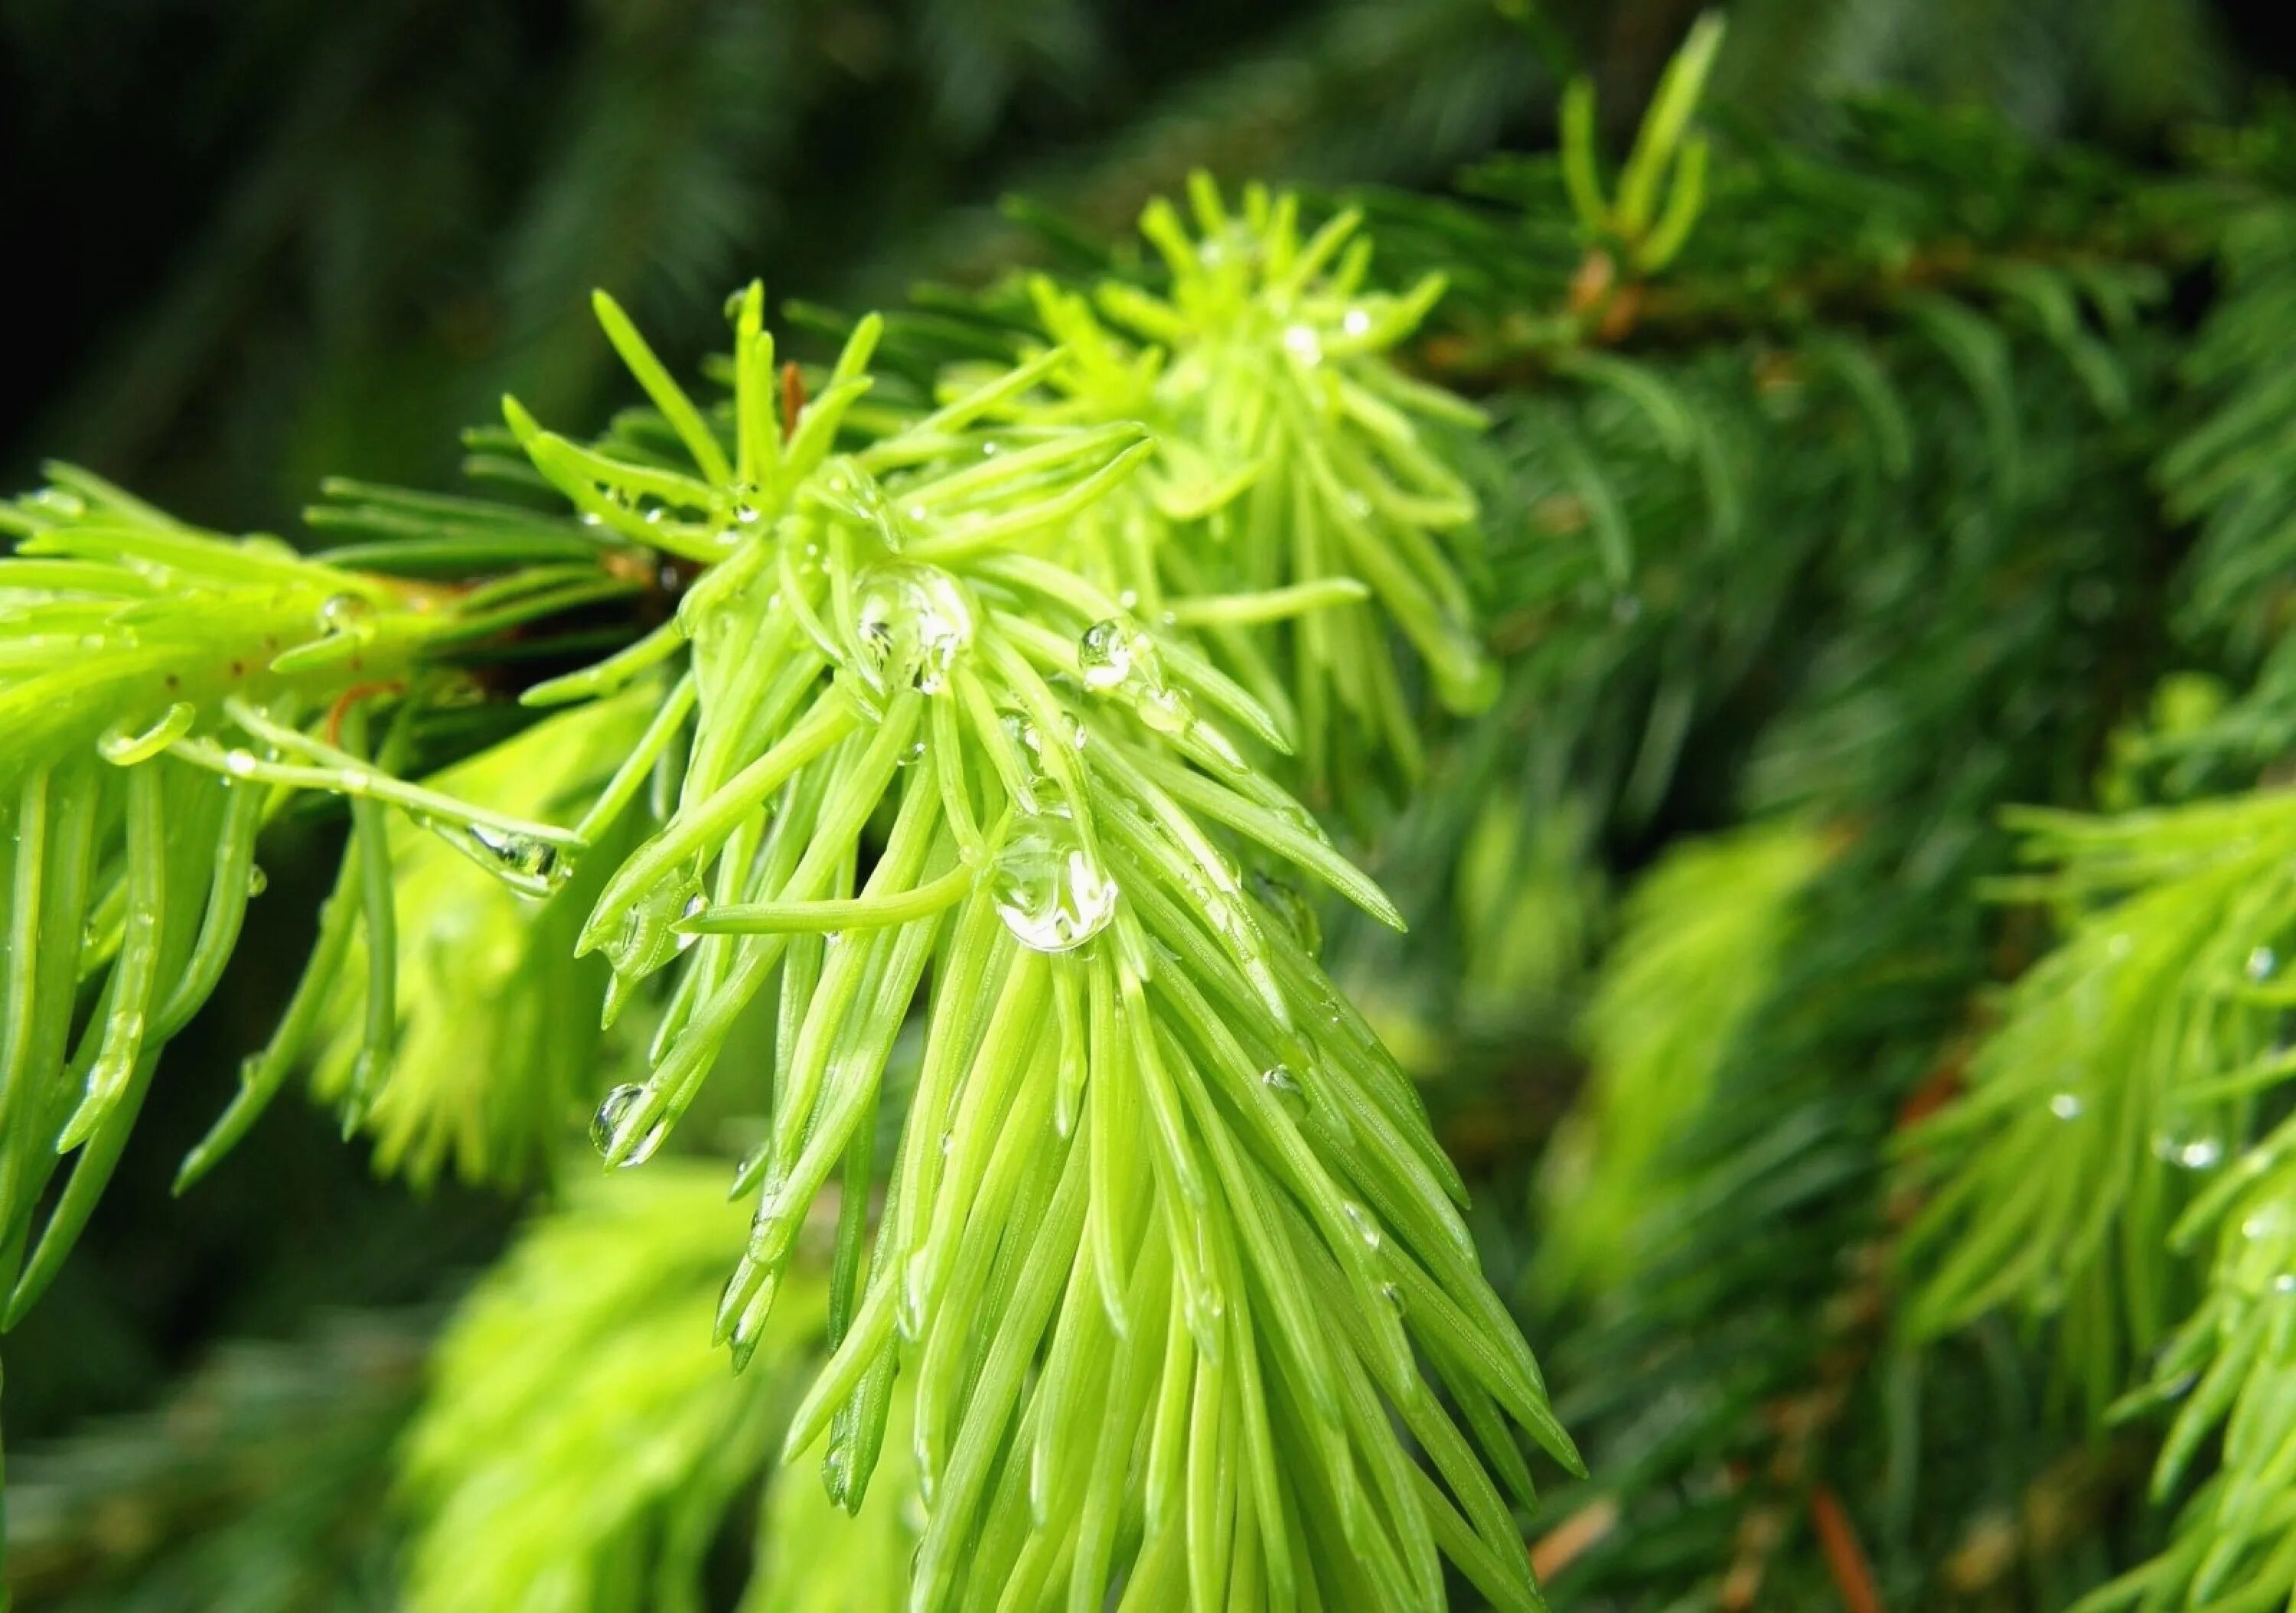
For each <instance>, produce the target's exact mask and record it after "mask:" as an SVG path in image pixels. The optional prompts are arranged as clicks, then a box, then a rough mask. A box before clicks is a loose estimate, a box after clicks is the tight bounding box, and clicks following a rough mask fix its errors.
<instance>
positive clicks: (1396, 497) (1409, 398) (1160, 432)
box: [1030, 174, 1498, 798]
mask: <svg viewBox="0 0 2296 1613" xmlns="http://www.w3.org/2000/svg"><path fill="white" fill-rule="evenodd" d="M1189 199H1190V202H1191V206H1192V211H1193V216H1194V223H1195V233H1193V234H1191V233H1190V231H1189V228H1188V226H1187V225H1186V224H1185V223H1184V222H1183V220H1182V219H1181V217H1180V215H1179V213H1178V211H1177V209H1175V208H1173V206H1172V205H1171V204H1170V203H1169V202H1168V201H1155V202H1153V203H1152V204H1151V205H1150V206H1149V208H1148V209H1147V211H1146V213H1145V215H1144V217H1143V219H1142V221H1141V229H1142V232H1143V233H1144V234H1145V235H1146V236H1147V238H1148V240H1149V242H1151V244H1152V246H1153V247H1154V248H1155V250H1156V251H1157V253H1158V254H1159V256H1160V259H1161V261H1162V263H1163V265H1164V267H1165V268H1166V270H1167V271H1168V272H1169V286H1168V287H1167V288H1166V290H1165V294H1164V295H1162V296H1157V295H1154V294H1152V292H1150V291H1146V290H1144V289H1142V288H1141V287H1140V286H1137V285H1136V284H1133V283H1130V282H1123V281H1108V282H1103V283H1102V284H1100V285H1098V286H1096V287H1095V288H1093V289H1092V290H1091V291H1090V292H1089V293H1086V292H1078V291H1068V290H1064V289H1062V288H1061V287H1058V286H1056V285H1054V283H1053V282H1050V281H1047V280H1042V279H1039V280H1037V281H1036V282H1033V283H1032V285H1031V288H1030V289H1031V292H1032V295H1033V298H1034V300H1035V304H1036V308H1037V316H1038V318H1039V320H1040V321H1041V323H1042V324H1043V327H1044V329H1045V331H1046V333H1047V334H1048V335H1049V336H1050V337H1051V338H1052V339H1053V340H1054V341H1057V342H1059V343H1061V344H1062V348H1064V349H1065V356H1064V358H1063V359H1062V362H1061V364H1059V365H1058V366H1057V367H1056V368H1055V369H1054V371H1053V373H1052V375H1051V377H1050V380H1051V381H1052V382H1053V384H1054V387H1055V388H1056V389H1058V390H1059V392H1061V393H1062V394H1063V395H1064V402H1063V403H1062V405H1060V406H1058V407H1056V408H1054V409H1052V410H1050V411H1046V412H1044V413H1046V414H1048V415H1049V417H1051V418H1056V419H1064V420H1069V421H1074V422H1105V421H1116V420H1139V421H1144V422H1146V423H1147V424H1148V425H1149V426H1150V427H1151V428H1152V430H1154V432H1155V434H1156V436H1155V452H1154V457H1153V458H1152V461H1151V462H1150V465H1149V467H1148V469H1146V470H1145V471H1144V472H1143V473H1142V474H1141V475H1140V476H1139V477H1137V478H1136V479H1135V480H1134V482H1133V484H1132V486H1131V487H1129V488H1128V489H1127V490H1125V491H1124V492H1121V493H1119V495H1116V496H1114V497H1111V498H1110V499H1108V500H1105V501H1103V502H1102V503H1101V504H1099V505H1098V507H1097V508H1096V509H1095V511H1094V512H1091V514H1090V515H1089V517H1088V519H1087V520H1086V521H1084V522H1082V523H1080V526H1079V532H1078V547H1077V550H1076V553H1078V556H1079V560H1080V562H1081V563H1083V564H1084V565H1085V566H1086V567H1087V569H1088V570H1089V571H1090V572H1091V574H1092V575H1094V576H1095V577H1096V578H1100V579H1103V580H1104V581H1105V584H1106V585H1107V586H1109V587H1111V588H1112V589H1114V590H1115V591H1117V593H1118V594H1119V598H1121V599H1123V600H1125V601H1127V602H1128V609H1133V610H1137V611H1139V612H1140V613H1141V614H1142V615H1143V616H1144V618H1146V619H1148V620H1150V621H1153V622H1162V621H1165V620H1166V619H1167V618H1169V620H1170V621H1171V622H1172V623H1173V624H1174V625H1176V626H1186V627H1189V628H1191V629H1193V630H1194V631H1195V632H1196V634H1197V635H1199V636H1200V637H1201V640H1202V642H1203V645H1204V648H1205V651H1206V653H1207V654H1208V655H1210V657H1211V658H1212V659H1213V660H1214V661H1215V663H1216V664H1218V666H1220V667H1222V668H1223V669H1224V670H1226V671H1227V672H1228V673H1230V674H1231V675H1234V677H1235V679H1236V680H1237V681H1238V682H1239V683H1240V684H1242V685H1243V686H1244V687H1245V688H1246V689H1248V690H1250V691H1251V693H1252V695H1253V696H1254V698H1255V699H1257V700H1259V702H1260V703H1261V704H1262V705H1263V706H1264V707H1266V708H1267V710H1269V711H1270V712H1271V713H1273V714H1275V716H1276V717H1277V718H1278V720H1279V721H1280V722H1281V723H1282V725H1283V727H1284V728H1285V729H1286V731H1287V732H1288V731H1292V730H1293V729H1294V728H1295V727H1296V731H1297V733H1298V734H1299V736H1300V768H1301V771H1302V772H1303V774H1304V775H1305V777H1306V779H1307V781H1308V784H1309V786H1310V788H1311V789H1312V790H1314V791H1315V792H1316V795H1317V796H1318V798H1323V797H1327V796H1328V795H1329V794H1330V792H1331V790H1332V788H1333V783H1334V782H1335V780H1336V779H1337V778H1340V777H1343V776H1345V777H1353V776H1358V775H1360V774H1361V773H1362V771H1363V768H1362V766H1361V763H1362V762H1363V761H1364V760H1366V759H1370V760H1375V759H1377V758H1378V757H1382V756H1385V757H1390V758H1392V759H1393V761H1394V762H1395V763H1397V764H1398V765H1399V766H1400V767H1401V769H1402V771H1403V772H1404V774H1406V777H1408V778H1416V777H1417V776H1418V775H1419V774H1420V772H1421V770H1422V767H1423V739H1422V726H1421V724H1420V722H1419V720H1418V718H1417V717H1416V716H1415V703H1414V701H1413V700H1412V698H1411V696H1410V694H1409V692H1408V690H1407V685H1406V672H1405V669H1404V668H1403V667H1401V666H1400V665H1399V664H1398V659H1397V658H1396V656H1395V654H1394V653H1393V651H1392V649H1391V648H1390V641H1391V635H1393V634H1394V633H1396V632H1398V631H1399V632H1400V633H1401V635H1403V636H1404V637H1405V638H1406V640H1408V641H1409V643H1410V644H1411V645H1412V647H1413V648H1414V649H1415V651H1417V652H1418V655H1419V658H1420V659H1421V661H1422V662H1423V665H1424V667H1425V668H1426V672H1427V675H1428V677H1429V678H1430V679H1431V682H1432V684H1433V685H1434V689H1435V692H1436V694H1437V695H1438V696H1439V698H1440V700H1442V702H1443V704H1444V705H1446V706H1447V707H1448V708H1451V709H1452V710H1454V711H1474V710H1480V709H1481V708H1483V707H1485V706H1488V704H1489V703H1490V701H1491V700H1492V699H1493V697H1494V696H1495V695H1496V694H1497V689H1498V682H1497V668H1496V667H1495V665H1494V664H1493V663H1492V661H1491V660H1490V659H1489V658H1488V656H1487V655H1486V654H1485V652H1484V650H1483V647H1482V644H1481V643H1480V637H1479V635H1478V634H1477V632H1476V629H1475V626H1474V612H1473V609H1472V602H1471V601H1470V598H1469V595H1468V591H1467V588H1466V585H1465V584H1464V581H1463V580H1462V578H1461V577H1460V575H1459V572H1458V569H1457V560H1458V558H1459V557H1460V555H1461V554H1462V553H1464V554H1465V555H1467V556H1470V557H1472V556H1473V555H1474V554H1476V553H1478V552H1479V539H1478V536H1477V533H1476V528H1475V520H1476V503H1475V498H1474V495H1473V494H1472V492H1471V490H1470V489H1469V488H1468V487H1467V485H1466V484H1465V482H1464V481H1463V480H1462V479H1461V478H1460V476H1459V474H1458V472H1457V471H1456V469H1455V468H1454V466H1453V463H1452V462H1453V457H1455V456H1447V454H1445V452H1444V441H1443V439H1444V438H1445V437H1446V436H1447V435H1456V434H1458V433H1462V432H1473V431H1478V430H1480V429H1481V428H1482V426H1483V424H1484V421H1483V416H1482V414H1481V413H1480V411H1478V410H1477V409H1475V408H1474V407H1472V405H1469V404H1467V403H1465V402H1464V400H1462V399H1460V398H1459V397H1456V396H1454V395H1453V394H1451V393H1449V392H1447V391H1444V390H1442V389H1439V388H1436V387H1431V386H1429V385H1426V384H1425V383H1423V382H1421V381H1415V380H1414V379H1412V378H1411V377H1409V376H1407V375H1406V374H1404V373H1402V371H1401V370H1400V369H1398V367H1397V365H1396V364H1395V363H1394V360H1393V357H1392V353H1393V349H1394V348H1396V346H1397V345H1398V343H1399V342H1401V341H1402V340H1404V339H1405V338H1406V337H1408V336H1409V335H1410V334H1411V333H1412V332H1413V331H1414V330H1415V329H1416V328H1417V326H1418V325H1419V323H1420V321H1421V320H1422V319H1423V317H1424V316H1425V315H1426V313H1427V311H1428V309H1429V308H1430V307H1432V306H1433V304H1434V303H1435V301H1436V299H1438V298H1439V296H1440V295H1441V294H1442V290H1443V282H1442V281H1441V279H1440V277H1439V276H1434V275H1430V276H1428V277H1427V278H1425V279H1423V280H1422V281H1421V282H1419V283H1418V284H1417V285H1415V286H1414V287H1413V288H1412V289H1411V290H1410V291H1407V292H1406V293H1404V294H1402V295H1399V296H1398V295H1395V294H1392V293H1389V292H1385V291H1379V290H1376V289H1374V288H1372V287H1370V286H1367V285H1366V283H1365V277H1366V275H1367V274H1368V271H1369V269H1370V266H1371V242H1370V241H1369V240H1368V239H1367V238H1365V237H1364V236H1363V235H1362V234H1361V233H1359V231H1360V225H1361V219H1360V217H1358V216H1357V214H1356V213H1354V212H1351V211H1350V212H1342V213H1341V214H1339V215H1337V216H1336V217H1333V218H1332V219H1331V220H1330V221H1329V222H1328V223H1326V224H1324V225H1323V226H1322V227H1321V228H1319V229H1317V230H1316V231H1315V232H1314V233H1312V234H1308V235H1307V236H1306V237H1305V238H1304V239H1303V237H1302V233H1301V230H1300V223H1299V203H1298V199H1297V198H1296V197H1294V196H1292V195H1289V194H1286V195H1281V196H1275V197H1271V196H1270V194H1269V193H1268V192H1267V190H1266V189H1265V188H1263V187H1260V186H1258V185H1254V186H1251V187H1250V188H1248V189H1247V190H1246V191H1245V192H1244V194H1243V198H1242V211H1241V212H1240V213H1236V212H1231V211H1230V210H1229V209H1228V207H1227V205H1226V202H1225V201H1224V200H1223V199H1222V197H1221V196H1220V193H1219V192H1218V188H1217V187H1216V186H1215V185H1214V184H1213V183H1212V181H1211V180H1210V177H1209V176H1206V175H1202V174H1198V175H1197V176H1195V177H1194V179H1193V183H1192V184H1191V186H1190V189H1189ZM1031 417H1037V415H1036V413H1035V412H1032V415H1031ZM1279 619H1280V620H1283V621H1284V622H1285V623H1286V626H1285V629H1284V631H1283V632H1282V633H1280V634H1268V633H1263V632H1256V631H1254V629H1255V628H1256V627H1258V626H1261V625H1262V624H1265V623H1268V622H1274V621H1277V620H1279Z"/></svg>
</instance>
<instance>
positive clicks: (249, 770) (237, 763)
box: [223, 749, 255, 779]
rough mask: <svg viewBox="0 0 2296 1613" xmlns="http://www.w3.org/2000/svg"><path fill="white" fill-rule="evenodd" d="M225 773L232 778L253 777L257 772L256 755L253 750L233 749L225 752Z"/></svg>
mask: <svg viewBox="0 0 2296 1613" xmlns="http://www.w3.org/2000/svg"><path fill="white" fill-rule="evenodd" d="M223 766H224V771H225V772H226V773H228V774H231V775H232V777H234V778H237V779H243V778H248V777H251V776H252V775H253V774H254V772H255V753H254V752H253V751H251V750H240V749H231V750H226V751H225V752H224V757H223Z"/></svg>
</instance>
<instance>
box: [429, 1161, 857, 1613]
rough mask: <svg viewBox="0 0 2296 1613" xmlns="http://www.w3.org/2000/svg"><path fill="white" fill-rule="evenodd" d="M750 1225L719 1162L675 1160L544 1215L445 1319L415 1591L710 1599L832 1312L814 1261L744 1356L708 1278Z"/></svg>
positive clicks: (584, 1612)
mask: <svg viewBox="0 0 2296 1613" xmlns="http://www.w3.org/2000/svg"><path fill="white" fill-rule="evenodd" d="M741 1240H742V1217H741V1216H740V1214H739V1213H738V1212H736V1211H734V1210H733V1209H732V1208H729V1207H728V1206H727V1205H726V1197H725V1191H724V1184H723V1182H722V1180H721V1179H720V1178H719V1177H718V1176H717V1173H716V1172H714V1171H710V1170H707V1169H705V1168H703V1167H700V1166H698V1165H693V1164H690V1163H686V1162H684V1161H669V1160H664V1161H663V1162H662V1163H661V1166H660V1168H658V1169H656V1170H653V1171H649V1172H647V1173H645V1174H644V1175H642V1176H639V1177H636V1178H632V1177H627V1176H625V1177H619V1178H616V1179H614V1180H612V1181H611V1182H605V1183H589V1184H587V1185H586V1187H585V1188H584V1189H582V1190H581V1191H577V1192H576V1193H575V1194H574V1196H573V1198H572V1200H571V1201H570V1202H569V1203H568V1204H567V1205H566V1206H565V1207H564V1208H562V1209H559V1210H556V1211H553V1213H551V1214H550V1215H548V1216H545V1217H543V1218H542V1219H540V1220H538V1221H537V1222H536V1223H535V1224H533V1225H532V1226H531V1227H530V1228H529V1230H528V1232H526V1234H525V1236H524V1237H523V1238H522V1239H521V1240H520V1242H519V1243H518V1245H517V1246H516V1247H515V1248H514V1249H512V1252H511V1254H510V1256H509V1257H507V1258H506V1259H505V1260H504V1263H503V1264H502V1265H500V1266H499V1267H497V1268H496V1270H495V1271H494V1272H493V1273H490V1274H489V1275H488V1278H487V1279H486V1281H484V1282H483V1283H482V1284H481V1285H480V1287H479V1289H478V1290H477V1291H476V1292H474V1293H473V1294H472V1295H471V1298H470V1299H469V1300H468V1301H467V1302H465V1304H464V1305H463V1309H462V1310H461V1312H460V1313H459V1314H458V1315H457V1316H456V1318H455V1322H454V1324H453V1325H452V1326H451V1327H450V1328H449V1329H448V1330H447V1334H446V1336H445V1338H444V1339H442V1340H441V1341H440V1343H439V1348H438V1354H437V1356H436V1359H435V1361H434V1363H433V1367H432V1385H431V1388H430V1395H429V1397H428V1399H427V1401H426V1403H425V1405H424V1409H423V1412H422V1415H421V1417H420V1418H419V1419H418V1420H417V1421H416V1422H415V1424H414V1428H413V1429H412V1430H411V1431H410V1433H409V1436H408V1441H407V1448H406V1459H405V1464H404V1474H405V1477H404V1481H403V1485H402V1489H403V1491H404V1497H405V1501H406V1504H407V1506H408V1509H409V1511H411V1512H412V1513H413V1515H414V1521H415V1529H414V1540H413V1543H412V1548H411V1550H410V1552H409V1553H408V1558H407V1572H406V1592H405V1598H406V1599H405V1603H404V1605H405V1606H406V1608H407V1609H410V1610H411V1613H462V1610H463V1609H471V1608H517V1609H524V1610H526V1613H615V1610H616V1609H628V1610H629V1613H640V1610H641V1609H643V1610H644V1613H661V1610H663V1609H699V1608H701V1607H702V1606H704V1605H706V1604H705V1602H704V1601H703V1600H702V1584H703V1570H704V1567H705V1560H706V1559H707V1557H708V1554H709V1551H710V1548H711V1546H712V1544H713V1543H714V1542H715V1541H716V1540H717V1535H718V1532H719V1529H720V1527H721V1526H722V1525H723V1523H724V1522H725V1520H726V1517H727V1516H728V1514H729V1513H730V1512H731V1511H733V1510H734V1507H735V1505H736V1504H737V1501H738V1499H739V1497H740V1496H741V1495H742V1493H743V1492H744V1490H745V1489H746V1488H747V1487H748V1486H750V1485H751V1484H752V1483H754V1481H755V1480H756V1478H757V1476H758V1471H759V1470H760V1469H762V1468H763V1467H764V1466H765V1465H766V1463H767V1462H769V1461H770V1460H771V1457H772V1445H771V1439H772V1436H773V1432H774V1429H775V1427H776V1426H777V1424H778V1421H779V1420H780V1419H781V1418H782V1417H783V1416H785V1415H786V1414H787V1412H788V1408H789V1396H790V1390H791V1387H792V1385H791V1373H792V1372H793V1371H794V1369H795V1368H796V1367H797V1366H798V1365H799V1363H802V1362H803V1361H805V1360H806V1359H808V1357H809V1356H810V1355H811V1354H812V1353H813V1352H815V1351H816V1350H817V1349H818V1348H819V1346H820V1342H821V1331H822V1324H823V1321H824V1306H823V1300H824V1288H823V1284H822V1281H821V1278H820V1275H819V1273H817V1272H816V1273H813V1274H811V1275H809V1276H808V1277H807V1278H805V1279H804V1280H803V1281H792V1282H791V1291H790V1294H789V1296H788V1303H787V1305H786V1306H784V1307H783V1312H782V1314H781V1315H780V1316H779V1317H778V1318H777V1319H776V1320H775V1323H774V1327H773V1331H772V1335H771V1338H770V1339H768V1340H767V1341H766V1342H765V1344H764V1346H763V1347H762V1349H761V1351H760V1353H759V1355H758V1360H757V1362H756V1363H755V1365H754V1366H753V1368H752V1370H751V1371H749V1372H747V1373H744V1374H742V1375H740V1376H734V1375H731V1374H728V1373H727V1372H726V1367H725V1363H724V1360H723V1359H722V1357H720V1356H719V1355H717V1352H716V1351H714V1350H712V1349H711V1348H710V1347H709V1296H710V1293H711V1291H712V1290H714V1289H715V1288H716V1286H717V1275H718V1273H721V1272H722V1271H723V1270H724V1269H725V1264H726V1260H727V1259H728V1258H729V1257H731V1256H732V1254H733V1252H734V1250H735V1249H739V1248H740V1247H741Z"/></svg>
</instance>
